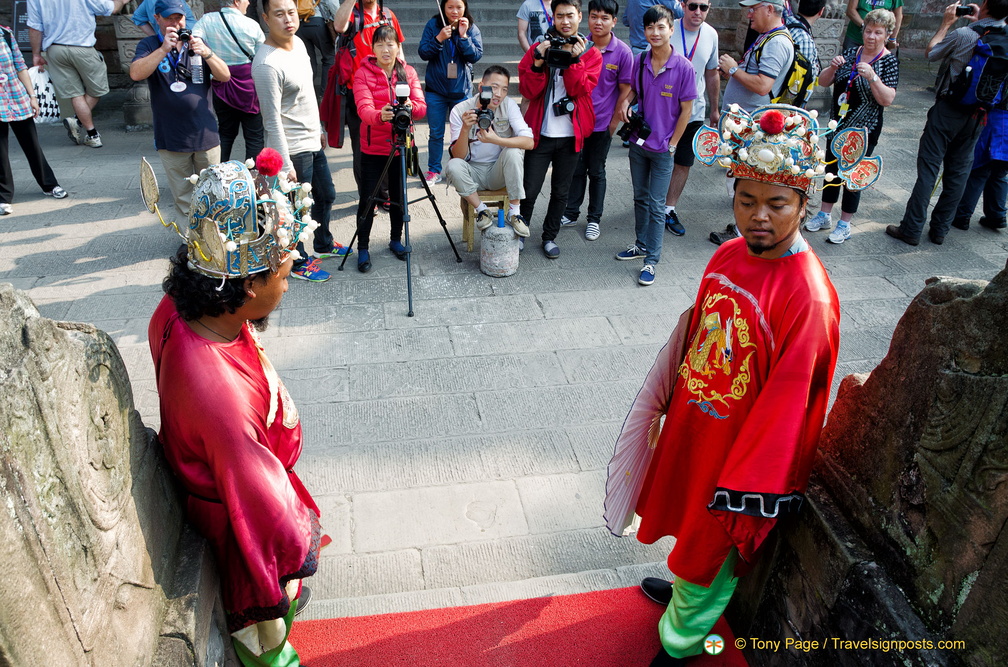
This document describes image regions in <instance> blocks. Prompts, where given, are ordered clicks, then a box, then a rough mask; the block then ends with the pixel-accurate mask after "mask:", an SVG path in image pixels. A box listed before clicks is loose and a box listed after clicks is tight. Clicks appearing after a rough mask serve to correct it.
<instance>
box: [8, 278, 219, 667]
mask: <svg viewBox="0 0 1008 667" xmlns="http://www.w3.org/2000/svg"><path fill="white" fill-rule="evenodd" d="M0 502H2V503H3V506H4V511H3V512H2V515H0V563H2V565H3V567H2V570H0V665H30V664H51V665H75V666H76V665H95V666H99V665H100V666H103V667H104V666H106V665H129V666H134V665H147V664H155V665H173V666H176V665H196V666H199V667H203V666H204V665H224V664H229V663H228V661H229V659H231V656H232V655H233V654H231V648H230V641H225V640H226V639H227V634H226V630H225V629H224V628H225V626H224V624H223V613H222V610H221V604H220V595H219V592H218V591H219V586H218V582H217V579H216V573H215V571H214V569H213V564H212V558H211V555H210V553H209V550H208V548H207V546H206V544H205V542H204V541H203V540H202V539H201V538H199V537H198V536H197V535H195V534H194V533H193V531H192V529H191V528H189V527H188V526H187V525H186V524H185V522H184V521H183V520H182V511H181V509H180V507H179V505H178V502H177V492H176V489H175V487H174V484H173V480H172V478H171V475H170V473H169V472H168V471H167V469H166V467H165V466H164V463H163V460H162V458H161V453H160V447H159V445H158V443H157V440H156V438H155V437H154V433H153V432H152V431H151V430H150V429H147V428H145V427H144V425H143V423H142V422H141V421H140V416H139V414H138V413H137V412H136V410H134V408H133V397H132V392H131V389H130V385H129V378H128V377H127V374H126V369H125V367H124V366H123V362H122V359H121V358H120V356H119V353H118V351H117V350H116V348H115V345H114V344H113V343H112V341H111V340H110V339H109V338H108V336H106V335H105V334H104V332H101V331H99V330H97V329H95V328H94V327H91V326H89V325H83V324H74V323H67V322H53V321H51V320H47V319H45V318H43V317H41V316H40V315H39V313H38V311H37V310H36V309H35V306H34V305H33V304H32V303H31V301H30V300H29V299H28V297H27V296H26V295H25V294H24V293H22V292H19V291H17V290H14V289H13V288H12V287H11V286H10V285H9V284H0Z"/></svg>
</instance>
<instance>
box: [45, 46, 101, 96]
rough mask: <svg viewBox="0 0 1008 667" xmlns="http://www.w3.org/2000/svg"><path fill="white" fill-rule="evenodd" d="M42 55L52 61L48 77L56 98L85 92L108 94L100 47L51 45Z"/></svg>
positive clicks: (99, 94)
mask: <svg viewBox="0 0 1008 667" xmlns="http://www.w3.org/2000/svg"><path fill="white" fill-rule="evenodd" d="M43 57H44V58H45V59H46V62H47V63H49V77H50V78H51V79H52V84H53V88H55V89H56V96H57V97H63V98H73V97H80V96H81V95H83V94H84V93H87V94H88V95H90V96H91V97H101V96H102V95H105V94H107V93H108V91H109V87H108V71H107V70H106V69H105V59H104V58H102V55H101V54H100V53H99V52H98V50H97V49H95V48H93V47H90V46H64V45H63V44H50V45H49V49H48V50H47V51H46V52H45V53H44V54H43Z"/></svg>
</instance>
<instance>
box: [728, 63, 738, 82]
mask: <svg viewBox="0 0 1008 667" xmlns="http://www.w3.org/2000/svg"><path fill="white" fill-rule="evenodd" d="M738 67H739V66H738V65H735V67H732V68H731V69H730V70H728V78H729V79H730V78H731V76H732V74H734V73H735V72H736V71H738Z"/></svg>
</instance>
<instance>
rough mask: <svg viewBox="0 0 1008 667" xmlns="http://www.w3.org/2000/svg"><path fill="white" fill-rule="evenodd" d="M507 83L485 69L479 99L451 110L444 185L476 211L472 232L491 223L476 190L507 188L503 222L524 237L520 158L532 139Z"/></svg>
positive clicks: (504, 76)
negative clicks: (507, 205) (449, 141)
mask: <svg viewBox="0 0 1008 667" xmlns="http://www.w3.org/2000/svg"><path fill="white" fill-rule="evenodd" d="M510 81H511V73H510V72H508V71H507V70H506V69H504V68H503V67H501V66H500V65H491V66H490V67H488V68H487V69H486V71H485V72H483V80H482V81H481V85H480V94H479V95H477V96H476V97H473V98H470V99H468V100H465V101H464V102H459V103H458V104H456V105H455V108H453V109H452V110H451V114H450V115H449V123H450V124H451V148H450V149H449V152H450V153H451V159H450V160H449V161H448V166H447V167H446V169H445V180H446V181H447V182H448V183H451V184H452V185H453V186H455V190H457V191H458V193H459V196H460V197H462V198H463V199H465V200H466V201H467V202H469V204H470V205H471V206H472V207H473V210H474V211H476V228H477V229H479V230H480V231H482V230H484V229H486V228H487V227H489V226H490V225H491V224H493V221H494V218H493V215H492V214H491V213H490V210H489V209H488V208H487V205H486V204H484V203H483V202H482V201H480V198H479V195H478V194H477V191H479V190H498V189H500V188H507V191H508V199H509V200H510V206H509V207H508V212H507V216H506V219H507V222H508V224H510V225H511V227H512V228H514V230H515V234H517V235H518V236H520V237H523V238H525V237H528V235H529V228H528V225H527V224H526V222H525V219H524V218H522V216H521V200H522V199H524V198H525V183H524V179H525V167H524V158H525V151H527V150H531V149H532V148H533V146H534V145H535V140H534V139H533V138H532V130H531V128H529V126H528V124H527V123H526V122H525V119H524V118H523V117H522V114H521V109H519V108H518V104H517V102H515V101H514V100H512V99H511V98H510V97H508V95H507V93H508V83H509V82H510Z"/></svg>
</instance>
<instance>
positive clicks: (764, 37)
mask: <svg viewBox="0 0 1008 667" xmlns="http://www.w3.org/2000/svg"><path fill="white" fill-rule="evenodd" d="M785 29H786V28H785V27H784V26H783V25H779V26H777V27H776V28H774V29H773V30H771V31H769V32H766V33H763V34H762V35H761V36H760V38H759V39H757V40H756V41H755V42H753V43H752V44H750V45H749V48H748V49H746V52H745V53H743V54H742V62H743V63H744V62H746V58H748V57H749V54H750V53H752V51H753V50H754V49H758V48H762V47H763V45H764V44H766V43H767V40H769V39H770V38H771V37H773V36H774V35H775V34H776V33H778V32H780V31H781V30H785ZM697 37H698V38H699V35H697ZM740 64H741V63H740Z"/></svg>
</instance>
